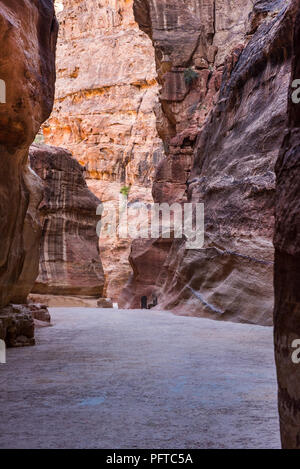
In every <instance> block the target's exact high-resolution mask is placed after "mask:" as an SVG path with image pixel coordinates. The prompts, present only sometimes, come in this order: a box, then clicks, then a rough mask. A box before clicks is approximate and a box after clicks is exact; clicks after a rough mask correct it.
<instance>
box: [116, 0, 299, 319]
mask: <svg viewBox="0 0 300 469" xmlns="http://www.w3.org/2000/svg"><path fill="white" fill-rule="evenodd" d="M171 3H172V5H171V4H170V2H163V1H162V2H156V1H154V0H153V1H152V0H149V1H147V0H136V1H135V14H136V19H137V21H138V22H139V24H140V26H141V27H142V29H143V30H144V31H147V32H148V33H149V34H150V35H151V37H152V40H153V43H154V45H155V50H156V58H157V64H158V74H159V77H160V78H159V80H160V82H161V84H162V91H161V96H160V99H161V110H162V112H161V117H160V118H159V120H158V128H159V133H160V135H161V136H162V138H163V139H164V141H165V142H167V145H165V146H168V147H169V151H168V155H167V157H166V158H165V159H164V160H163V161H162V162H161V164H160V165H159V168H158V171H157V173H156V177H155V181H154V185H153V196H154V199H155V201H157V202H174V201H178V202H185V201H187V200H188V201H190V202H194V203H199V202H200V203H204V206H205V244H204V247H203V248H202V249H200V250H189V249H186V244H185V242H183V241H179V240H176V241H174V242H173V243H169V247H170V249H168V248H167V249H166V240H164V242H163V243H162V242H160V241H159V240H152V241H151V242H150V241H148V242H147V243H148V248H147V246H144V248H143V250H142V249H141V245H140V241H139V242H137V243H133V246H132V252H131V263H132V265H133V270H134V276H133V278H132V279H131V283H130V285H129V286H128V289H127V290H125V291H124V297H125V300H128V302H127V303H126V301H125V303H126V306H137V305H138V304H139V301H140V298H139V297H137V296H136V295H135V291H138V293H139V295H140V294H141V293H142V292H143V290H144V291H147V292H149V291H151V292H155V293H156V294H157V296H158V298H159V307H160V308H167V309H172V310H173V311H175V312H178V313H184V314H191V315H199V316H207V317H212V318H216V319H226V320H232V321H242V322H253V323H258V324H271V323H272V308H273V288H272V272H273V246H272V233H273V219H274V217H273V203H274V187H275V175H274V166H275V162H276V159H277V156H278V150H279V148H280V144H281V141H282V135H283V131H284V128H285V125H286V106H287V104H286V95H287V89H288V83H289V74H290V51H291V25H292V11H291V8H290V6H289V2H285V1H282V2H278V1H274V2H260V1H258V2H255V4H254V6H253V5H252V2H250V3H247V2H246V4H245V2H235V9H232V8H230V2H218V1H216V2H213V1H211V2H201V1H200V2H192V1H190V2H188V5H187V4H186V3H185V4H182V2H176V1H175V0H174V1H173V2H171ZM214 7H215V8H214ZM174 11H175V12H176V14H173V12H174ZM213 12H215V16H214V15H213ZM249 13H250V14H249ZM237 18H239V20H238V19H237ZM210 24H211V25H210ZM171 31H173V34H171ZM175 32H176V33H175ZM180 43H181V44H185V45H184V46H181V47H179V44H180ZM205 73H206V75H205ZM191 77H192V78H193V79H192V80H191ZM188 78H189V79H188ZM160 245H161V248H160V247H159V246H160ZM153 246H155V249H153ZM149 250H150V252H149ZM157 250H160V253H159V255H158V254H157ZM141 251H143V254H142V253H141ZM151 252H153V258H154V259H158V262H159V264H160V268H159V266H157V267H156V268H152V270H153V272H155V276H152V277H151V271H150V270H149V274H148V275H147V276H145V275H143V276H142V275H139V272H141V270H140V268H139V266H141V265H147V261H146V259H147V258H151ZM155 252H156V254H155ZM159 270H160V275H159V277H158V278H157V276H156V273H157V272H158V271H159ZM144 278H146V281H144ZM132 285H134V289H133V288H132Z"/></svg>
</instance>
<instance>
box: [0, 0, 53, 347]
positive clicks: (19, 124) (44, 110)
mask: <svg viewBox="0 0 300 469" xmlns="http://www.w3.org/2000/svg"><path fill="white" fill-rule="evenodd" d="M0 32H1V35H0V36H1V46H2V53H1V59H0V79H1V80H3V81H4V82H5V87H6V99H5V101H6V102H5V103H1V104H0V151H1V175H0V219H1V223H0V238H1V245H0V308H2V307H4V306H6V305H8V303H9V302H16V303H22V302H25V301H26V297H27V294H28V293H29V291H30V289H31V288H32V285H33V284H34V281H35V278H36V276H37V274H38V260H39V238H40V234H41V227H40V222H39V219H38V215H37V205H38V204H39V202H40V200H41V197H42V196H41V185H40V181H39V179H38V178H37V177H36V176H35V175H34V174H33V173H32V172H30V170H29V169H28V166H27V158H28V148H29V146H30V144H31V143H32V141H33V139H34V137H35V135H36V133H37V132H38V130H39V127H40V125H41V124H42V122H44V121H45V120H46V119H47V118H48V116H49V114H50V112H51V109H52V105H53V99H54V82H55V44H56V37H57V21H56V18H55V14H54V8H53V2H52V0H44V1H43V2H36V1H35V2H28V1H25V0H20V1H19V0H18V1H17V0H9V1H8V0H4V1H2V2H1V5H0ZM9 311H11V307H9V308H6V309H5V315H6V316H7V318H8V317H9ZM14 315H15V313H13V316H14ZM25 316H26V317H27V314H26V315H25ZM25 316H24V318H23V319H22V320H20V321H19V320H18V325H17V326H16V327H17V332H16V334H18V335H21V334H22V331H21V328H22V327H24V328H25V329H26V327H27V326H26V318H25ZM28 317H29V315H28ZM13 320H14V319H13ZM7 321H9V320H8V319H7ZM28 321H29V323H28V328H29V329H30V328H31V320H29V319H28ZM21 325H22V327H21ZM9 327H10V326H9ZM30 330H31V329H30ZM27 335H28V334H27V331H25V332H24V336H27ZM14 337H15V336H14ZM30 340H31V338H30ZM16 341H17V339H16V338H14V339H11V340H10V342H11V343H13V342H16Z"/></svg>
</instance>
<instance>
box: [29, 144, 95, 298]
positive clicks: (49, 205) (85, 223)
mask: <svg viewBox="0 0 300 469" xmlns="http://www.w3.org/2000/svg"><path fill="white" fill-rule="evenodd" d="M29 158H30V167H31V168H32V169H33V170H34V171H35V173H36V174H37V175H38V176H39V177H40V178H41V180H42V181H43V183H44V195H43V199H42V201H41V203H40V205H39V210H40V214H41V219H42V225H43V227H42V240H41V249H40V268H39V276H38V278H37V279H36V282H35V285H34V287H33V289H32V293H33V294H37V295H46V298H45V300H46V302H47V297H48V296H49V295H62V296H71V297H72V296H73V297H93V298H101V297H102V294H103V287H104V273H103V268H102V263H101V260H100V254H99V243H98V236H97V233H96V227H97V223H98V222H99V221H100V216H97V215H96V211H97V207H98V205H99V204H100V200H99V199H97V197H96V196H95V195H94V194H92V193H91V192H90V190H89V189H88V187H87V184H86V182H85V179H84V174H83V173H84V169H83V168H82V166H81V165H80V164H79V163H78V162H77V161H76V160H75V159H74V158H72V155H71V154H70V152H68V151H67V150H64V149H62V148H56V147H50V146H47V145H32V146H31V148H30V152H29ZM41 301H42V302H44V299H43V297H41Z"/></svg>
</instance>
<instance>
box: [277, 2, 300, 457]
mask: <svg viewBox="0 0 300 469" xmlns="http://www.w3.org/2000/svg"><path fill="white" fill-rule="evenodd" d="M293 9H294V10H293V11H294V18H295V28H294V38H293V65H292V75H291V85H292V83H293V82H294V80H298V83H297V86H298V91H297V89H295V88H293V87H292V86H291V87H290V90H289V95H288V124H287V131H286V134H285V137H284V141H283V145H282V148H281V151H280V155H279V158H278V161H277V165H276V175H277V187H276V203H275V205H276V225H275V237H274V243H275V248H276V249H275V312H274V325H275V334H274V336H275V357H276V364H277V375H278V398H279V414H280V428H281V440H282V445H283V448H285V449H299V448H300V391H299V383H300V364H299V355H300V354H299V348H300V166H299V158H300V103H299V79H300V2H299V0H295V1H294V2H293ZM291 29H292V28H291ZM293 93H296V94H295V97H294V99H295V102H294V101H293V98H292V96H293Z"/></svg>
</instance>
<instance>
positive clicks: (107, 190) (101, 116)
mask: <svg viewBox="0 0 300 469" xmlns="http://www.w3.org/2000/svg"><path fill="white" fill-rule="evenodd" d="M132 4H133V1H132V0H104V1H102V2H94V1H93V0H64V2H63V6H64V9H63V11H62V12H60V13H59V14H58V19H59V23H60V33H59V39H58V46H57V83H56V98H55V105H54V110H53V113H52V115H51V118H50V119H49V120H48V122H47V124H46V125H45V126H44V128H43V132H44V137H45V142H46V143H47V144H49V145H56V146H60V147H63V148H66V149H68V150H69V151H71V153H72V155H73V156H74V157H75V158H76V159H77V160H78V161H79V162H80V163H81V164H82V165H84V166H85V169H86V178H87V182H88V185H89V187H90V189H91V190H92V191H93V192H94V194H95V195H96V196H97V197H99V198H100V199H101V200H102V201H103V202H107V203H112V204H113V205H114V206H115V207H117V205H118V198H119V194H120V190H121V188H122V187H123V186H128V187H129V186H130V187H131V190H130V195H129V199H130V200H131V201H135V202H137V201H145V202H151V201H152V195H151V185H152V179H153V173H154V167H155V166H156V164H157V163H158V162H159V161H160V159H161V157H162V153H163V147H162V142H161V140H160V139H159V137H158V135H157V131H156V118H155V114H154V109H155V107H156V105H157V102H158V98H157V95H158V84H157V82H156V70H155V59H154V51H153V47H152V44H151V41H150V39H149V38H148V37H147V35H146V34H144V33H143V32H141V31H140V29H139V28H138V25H137V24H136V23H135V21H134V17H133V5H132ZM129 247H130V241H129V240H128V241H126V240H120V239H117V238H114V239H103V240H102V241H101V245H100V248H101V259H102V261H103V266H104V270H105V273H106V277H107V284H106V287H105V290H106V294H107V296H109V297H112V298H113V299H114V300H115V301H118V296H119V292H120V290H121V289H122V287H123V286H124V284H125V283H126V281H127V279H128V277H129V274H130V272H131V269H130V266H129V262H128V255H129Z"/></svg>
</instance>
